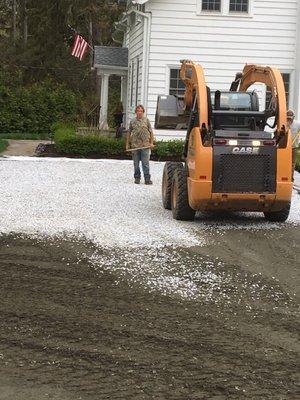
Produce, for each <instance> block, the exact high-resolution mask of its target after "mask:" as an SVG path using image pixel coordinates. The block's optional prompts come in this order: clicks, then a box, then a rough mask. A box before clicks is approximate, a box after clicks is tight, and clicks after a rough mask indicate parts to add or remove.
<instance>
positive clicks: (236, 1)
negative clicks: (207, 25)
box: [229, 0, 249, 13]
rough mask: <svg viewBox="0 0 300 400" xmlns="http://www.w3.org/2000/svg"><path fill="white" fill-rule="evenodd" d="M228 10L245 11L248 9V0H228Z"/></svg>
mask: <svg viewBox="0 0 300 400" xmlns="http://www.w3.org/2000/svg"><path fill="white" fill-rule="evenodd" d="M229 11H230V12H244V13H247V12H248V11H249V0H230V2H229Z"/></svg>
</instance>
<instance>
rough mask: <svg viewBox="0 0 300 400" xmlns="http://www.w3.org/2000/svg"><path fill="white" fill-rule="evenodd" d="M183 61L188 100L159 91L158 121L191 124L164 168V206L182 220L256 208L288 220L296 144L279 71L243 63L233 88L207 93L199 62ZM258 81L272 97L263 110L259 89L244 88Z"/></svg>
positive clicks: (270, 217)
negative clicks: (179, 158)
mask: <svg viewBox="0 0 300 400" xmlns="http://www.w3.org/2000/svg"><path fill="white" fill-rule="evenodd" d="M181 63H182V66H181V70H180V77H181V79H182V80H183V82H184V84H185V87H186V90H185V95H184V99H181V103H180V101H179V100H180V99H179V100H178V99H177V100H176V99H175V100H174V96H173V98H171V97H172V96H160V97H161V98H159V101H158V106H157V114H156V127H162V126H163V125H164V121H166V122H165V123H166V125H165V126H166V127H173V128H174V127H176V126H177V122H178V123H179V124H181V125H182V123H183V122H184V121H185V122H186V125H187V133H186V140H185V145H184V151H183V162H167V163H166V164H165V166H164V171H163V180H162V201H163V206H164V207H165V208H166V209H172V213H173V217H174V218H175V219H177V220H193V219H194V216H195V212H196V211H213V210H228V211H229V210H230V211H255V212H257V211H258V212H263V213H264V215H265V218H266V219H267V220H269V221H276V222H283V221H285V220H286V219H287V218H288V215H289V211H290V205H291V194H292V150H291V135H290V131H289V129H288V127H287V117H286V97H285V88H284V83H283V79H282V76H281V74H280V72H279V71H278V70H277V69H276V68H271V67H262V66H258V65H246V66H245V67H244V69H243V72H242V73H240V74H237V76H236V78H235V81H234V82H232V84H231V87H230V90H229V91H223V92H222V91H218V90H217V91H216V92H215V93H210V89H209V88H208V87H207V85H206V82H205V77H204V73H203V69H202V67H201V66H200V65H197V64H195V63H194V62H192V61H187V60H184V61H182V62H181ZM258 82H260V83H263V84H265V85H266V86H267V88H268V90H269V91H270V92H271V95H272V96H271V99H270V102H269V106H268V107H267V109H266V110H264V111H259V101H258V96H257V93H256V92H255V91H254V92H253V91H252V92H251V91H247V89H248V88H249V87H250V86H251V85H252V84H254V83H258ZM169 100H171V101H169ZM180 104H183V105H184V107H183V108H182V107H181V108H180ZM174 105H175V106H176V107H177V109H176V110H174ZM176 119H177V120H178V121H177V122H176ZM270 121H272V123H271V125H270Z"/></svg>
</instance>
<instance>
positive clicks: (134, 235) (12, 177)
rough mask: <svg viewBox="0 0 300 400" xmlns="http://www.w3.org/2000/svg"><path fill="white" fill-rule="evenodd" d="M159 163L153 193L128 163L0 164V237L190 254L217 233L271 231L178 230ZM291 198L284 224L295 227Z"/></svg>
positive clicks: (22, 160)
mask: <svg viewBox="0 0 300 400" xmlns="http://www.w3.org/2000/svg"><path fill="white" fill-rule="evenodd" d="M162 168H163V163H158V162H151V173H152V178H153V181H154V185H153V186H145V185H143V184H141V185H134V184H133V179H132V172H133V166H132V162H131V161H117V160H78V159H66V158H63V159H60V158H30V157H7V158H6V157H5V158H0V182H1V196H0V233H10V232H15V233H24V234H29V235H35V236H40V235H42V236H44V235H47V236H61V235H65V236H81V237H85V238H86V239H88V240H92V241H94V242H95V243H98V244H101V246H122V247H123V246H125V247H128V246H134V247H136V246H152V245H155V246H159V245H175V246H176V245H180V246H191V245H201V244H203V243H205V236H206V234H205V232H206V230H207V229H210V228H211V227H214V228H217V229H221V230H222V229H273V228H274V227H277V228H278V227H279V226H280V225H278V224H270V223H267V222H265V221H264V220H263V218H262V217H261V214H247V215H246V217H245V215H243V216H238V217H235V218H233V219H231V220H229V221H228V220H227V221H218V220H216V219H215V220H214V219H211V217H208V218H207V217H206V218H204V219H202V218H199V219H198V220H197V221H196V222H194V223H189V222H178V221H175V220H173V219H172V216H171V212H170V211H167V210H164V209H163V207H162V205H161V175H162ZM299 211H300V196H299V195H298V194H296V193H294V195H293V205H292V210H291V214H290V218H289V220H288V223H296V224H299V223H300V212H299Z"/></svg>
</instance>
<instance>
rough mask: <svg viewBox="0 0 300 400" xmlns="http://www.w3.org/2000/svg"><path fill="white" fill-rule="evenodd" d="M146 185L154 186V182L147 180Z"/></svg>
mask: <svg viewBox="0 0 300 400" xmlns="http://www.w3.org/2000/svg"><path fill="white" fill-rule="evenodd" d="M145 185H153V182H152V181H151V179H147V180H146V181H145Z"/></svg>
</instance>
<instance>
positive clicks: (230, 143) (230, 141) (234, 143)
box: [228, 139, 238, 146]
mask: <svg viewBox="0 0 300 400" xmlns="http://www.w3.org/2000/svg"><path fill="white" fill-rule="evenodd" d="M228 144H229V146H237V144H238V141H237V140H232V139H231V140H229V141H228Z"/></svg>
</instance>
